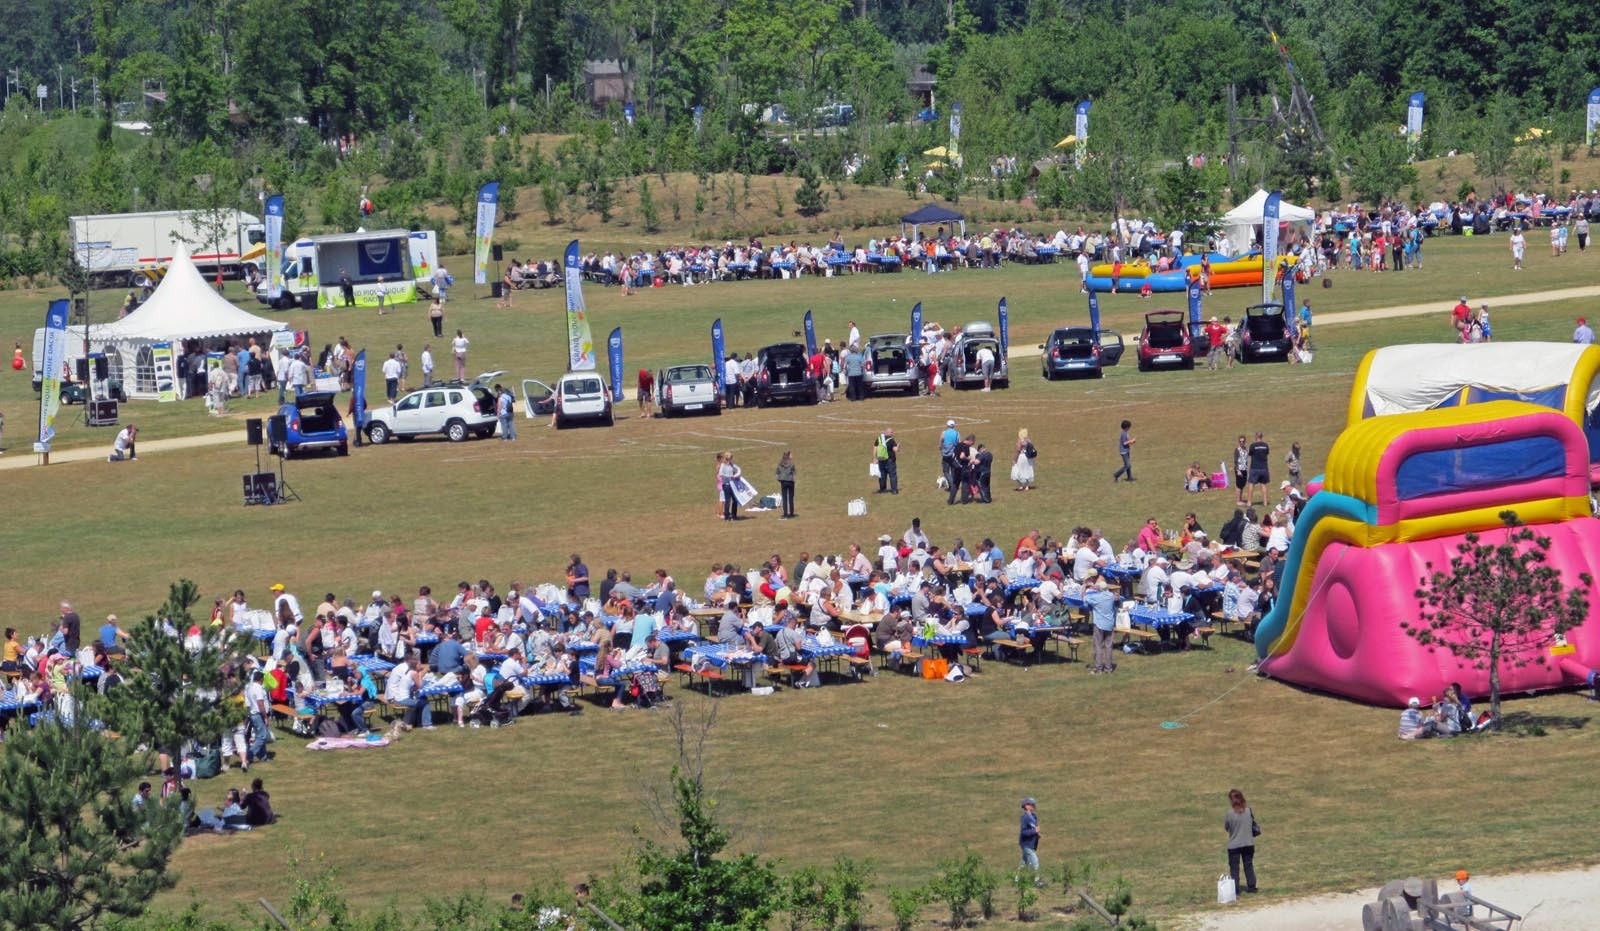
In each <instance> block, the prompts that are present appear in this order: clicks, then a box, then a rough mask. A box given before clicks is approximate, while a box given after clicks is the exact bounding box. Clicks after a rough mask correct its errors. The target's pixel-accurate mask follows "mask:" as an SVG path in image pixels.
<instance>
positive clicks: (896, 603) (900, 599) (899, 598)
mask: <svg viewBox="0 0 1600 931" xmlns="http://www.w3.org/2000/svg"><path fill="white" fill-rule="evenodd" d="M911 597H912V596H910V595H890V596H889V607H891V608H909V607H911Z"/></svg>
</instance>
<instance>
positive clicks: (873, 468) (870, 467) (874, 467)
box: [867, 461, 883, 478]
mask: <svg viewBox="0 0 1600 931" xmlns="http://www.w3.org/2000/svg"><path fill="white" fill-rule="evenodd" d="M867 474H868V475H869V476H871V477H873V478H878V477H880V476H881V475H882V474H883V473H881V472H879V471H878V463H877V462H876V461H873V462H869V463H867Z"/></svg>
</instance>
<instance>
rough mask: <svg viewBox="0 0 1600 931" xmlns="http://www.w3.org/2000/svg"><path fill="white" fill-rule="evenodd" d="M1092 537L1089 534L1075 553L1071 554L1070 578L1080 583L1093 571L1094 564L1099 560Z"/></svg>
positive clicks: (1098, 552) (1098, 553)
mask: <svg viewBox="0 0 1600 931" xmlns="http://www.w3.org/2000/svg"><path fill="white" fill-rule="evenodd" d="M1094 542H1095V540H1094V536H1093V535H1092V534H1091V535H1090V536H1089V537H1087V538H1085V539H1084V541H1083V543H1082V544H1080V545H1079V546H1078V550H1077V552H1075V553H1073V554H1072V577H1073V579H1075V580H1077V581H1079V582H1082V581H1083V580H1084V579H1087V578H1088V577H1089V573H1091V572H1093V571H1094V567H1095V564H1096V563H1097V562H1099V560H1100V551H1099V550H1098V549H1096V548H1095V545H1094Z"/></svg>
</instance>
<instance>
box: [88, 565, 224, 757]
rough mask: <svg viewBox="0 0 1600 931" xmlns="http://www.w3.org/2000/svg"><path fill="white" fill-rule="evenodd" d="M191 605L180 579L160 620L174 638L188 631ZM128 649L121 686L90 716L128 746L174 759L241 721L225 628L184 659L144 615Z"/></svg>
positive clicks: (179, 643) (195, 596)
mask: <svg viewBox="0 0 1600 931" xmlns="http://www.w3.org/2000/svg"><path fill="white" fill-rule="evenodd" d="M198 600H199V593H198V590H197V589H196V587H195V584H194V583H193V582H191V581H189V580H188V579H182V580H180V581H178V582H175V583H173V585H172V586H171V588H170V590H169V593H168V596H167V601H166V603H165V604H163V605H162V606H161V610H160V615H161V617H163V618H166V619H168V620H170V621H171V622H172V626H173V627H175V628H177V630H178V631H179V632H180V634H181V633H182V632H183V631H186V630H188V628H189V625H190V624H192V623H193V618H192V616H191V615H190V611H189V609H190V608H191V607H193V606H194V604H195V602H197V601H198ZM127 649H128V658H127V660H126V662H125V664H126V666H127V672H126V673H125V674H124V676H123V682H122V685H120V686H118V687H116V688H114V689H112V690H111V691H109V692H107V693H106V695H105V697H104V699H102V702H101V705H102V706H101V707H100V708H98V709H97V711H98V712H99V713H101V714H103V715H104V717H105V718H106V720H107V721H108V722H110V723H111V724H112V726H113V727H114V728H115V729H116V730H117V731H119V732H120V733H121V734H122V735H123V737H124V738H125V739H126V740H127V741H128V742H129V744H130V745H131V746H139V745H141V744H142V745H144V746H147V747H150V748H151V749H153V750H157V751H159V752H161V753H165V754H167V755H168V756H173V757H175V756H177V755H178V750H179V749H180V747H181V746H182V744H183V742H184V741H186V740H194V741H198V742H199V743H203V744H208V743H212V742H214V741H216V740H217V739H219V738H220V737H221V736H222V735H223V734H224V733H226V732H228V731H230V730H232V729H233V728H234V727H236V726H237V725H238V724H239V722H240V721H241V720H243V718H244V706H243V704H241V703H240V702H238V701H236V700H232V699H235V698H236V697H237V696H238V695H239V693H240V690H241V683H240V682H239V681H238V680H237V679H236V678H235V677H234V676H233V675H232V674H231V673H232V670H234V669H236V668H238V666H239V662H240V659H241V657H240V655H239V653H238V649H237V638H236V636H235V634H234V632H233V630H232V629H231V628H229V627H221V628H213V629H211V630H209V631H207V634H206V636H204V637H202V638H201V645H200V649H199V650H198V651H193V652H191V651H190V650H189V649H188V648H186V647H185V646H184V643H183V640H182V639H180V638H177V637H172V636H169V635H168V634H166V633H164V632H163V631H162V625H161V622H160V621H158V620H157V619H156V618H155V617H154V616H148V615H147V616H146V617H145V619H144V620H143V621H142V622H140V623H139V624H138V625H137V626H135V627H134V628H133V629H132V630H131V631H129V632H128V644H127Z"/></svg>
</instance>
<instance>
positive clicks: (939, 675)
mask: <svg viewBox="0 0 1600 931" xmlns="http://www.w3.org/2000/svg"><path fill="white" fill-rule="evenodd" d="M949 674H950V662H949V660H946V659H945V658H944V657H939V658H937V659H925V660H923V661H922V678H924V679H931V680H933V681H934V682H937V681H939V680H940V679H943V678H944V677H945V676H947V675H949Z"/></svg>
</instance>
